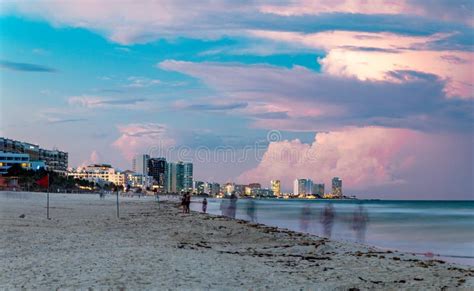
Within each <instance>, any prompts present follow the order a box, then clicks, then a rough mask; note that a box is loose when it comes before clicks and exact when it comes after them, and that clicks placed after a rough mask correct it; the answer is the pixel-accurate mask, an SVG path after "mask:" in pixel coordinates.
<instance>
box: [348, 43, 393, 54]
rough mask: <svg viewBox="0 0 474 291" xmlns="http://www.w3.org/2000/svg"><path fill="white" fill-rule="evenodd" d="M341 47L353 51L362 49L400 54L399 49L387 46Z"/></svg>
mask: <svg viewBox="0 0 474 291" xmlns="http://www.w3.org/2000/svg"><path fill="white" fill-rule="evenodd" d="M340 48H343V49H347V50H352V51H361V52H380V53H392V54H398V53H400V51H399V50H397V49H386V48H378V47H360V46H350V45H346V46H341V47H340Z"/></svg>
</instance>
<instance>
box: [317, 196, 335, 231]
mask: <svg viewBox="0 0 474 291" xmlns="http://www.w3.org/2000/svg"><path fill="white" fill-rule="evenodd" d="M334 216H335V213H334V207H333V206H332V204H331V203H329V204H326V206H325V207H324V209H323V211H322V213H321V219H320V221H321V224H322V226H323V234H324V236H325V237H327V238H331V234H332V225H333V223H334Z"/></svg>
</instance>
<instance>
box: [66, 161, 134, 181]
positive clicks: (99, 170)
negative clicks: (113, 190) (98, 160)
mask: <svg viewBox="0 0 474 291" xmlns="http://www.w3.org/2000/svg"><path fill="white" fill-rule="evenodd" d="M67 175H68V176H69V177H74V179H82V180H88V181H92V182H95V183H98V184H106V183H114V184H115V185H117V186H119V185H122V186H125V174H124V173H121V172H118V171H116V170H115V169H114V168H112V166H110V165H107V164H93V165H89V166H87V167H83V168H78V169H73V170H71V171H68V172H67Z"/></svg>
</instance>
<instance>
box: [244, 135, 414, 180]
mask: <svg viewBox="0 0 474 291" xmlns="http://www.w3.org/2000/svg"><path fill="white" fill-rule="evenodd" d="M421 137H422V134H421V133H418V132H416V131H412V130H407V129H397V128H382V127H363V128H346V129H342V130H339V131H332V132H327V133H318V134H317V135H316V138H315V140H314V142H313V143H312V144H306V143H302V142H301V141H299V140H284V141H279V142H272V143H270V145H269V147H268V150H267V151H266V153H265V154H264V155H263V158H262V160H261V161H260V163H259V165H258V166H257V167H256V168H254V169H251V170H249V171H246V172H244V173H243V174H242V175H241V176H240V177H239V180H240V181H241V182H244V183H245V182H251V181H262V182H264V181H270V180H272V179H280V180H281V181H282V183H284V185H285V186H286V187H287V188H289V187H290V185H291V183H292V181H293V180H294V179H296V178H311V179H313V180H314V181H315V182H324V183H325V184H326V185H330V184H328V183H330V180H331V178H332V177H335V176H338V177H341V178H342V179H343V181H344V185H345V186H346V187H348V188H351V189H363V188H366V187H373V186H381V185H387V184H394V183H403V182H404V181H403V180H401V179H400V178H398V177H397V172H399V171H402V170H405V169H406V168H407V167H410V165H412V164H413V159H414V157H413V156H412V155H410V154H409V152H406V151H403V149H404V148H406V147H407V146H408V145H410V144H413V143H415V142H416V140H417V139H419V138H421ZM289 169H291V171H289Z"/></svg>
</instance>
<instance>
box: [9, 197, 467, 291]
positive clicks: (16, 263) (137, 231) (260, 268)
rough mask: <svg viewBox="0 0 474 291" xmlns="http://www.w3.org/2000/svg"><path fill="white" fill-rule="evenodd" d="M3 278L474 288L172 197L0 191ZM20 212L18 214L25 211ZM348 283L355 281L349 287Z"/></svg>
mask: <svg viewBox="0 0 474 291" xmlns="http://www.w3.org/2000/svg"><path fill="white" fill-rule="evenodd" d="M0 194H2V195H3V196H1V199H0V202H1V204H0V223H1V228H0V232H1V235H0V246H1V247H0V255H1V257H2V263H1V265H0V288H1V289H10V288H26V289H48V290H50V289H57V288H81V289H84V288H89V287H92V288H97V289H100V288H114V289H120V288H125V289H132V290H134V289H224V290H232V289H245V290H248V289H302V288H303V289H312V290H314V289H319V290H333V289H337V290H348V289H351V288H357V289H371V288H372V289H413V290H426V289H443V288H466V289H471V288H474V277H473V276H474V270H473V269H472V268H469V267H464V266H460V265H455V264H450V263H445V262H443V261H439V260H429V259H423V258H420V257H416V256H413V255H410V254H406V253H400V252H391V251H384V250H379V249H375V248H372V247H368V246H364V245H359V244H353V243H342V242H336V241H330V240H327V239H324V238H319V237H316V236H311V235H306V234H301V233H296V232H292V231H288V230H284V229H278V228H274V227H267V226H263V225H259V224H253V223H249V222H245V221H239V220H231V219H228V218H225V217H220V216H211V215H205V214H201V213H193V212H192V213H191V214H182V213H181V211H180V209H179V208H178V204H177V203H176V202H172V201H161V202H160V203H156V202H155V201H153V199H152V198H151V199H144V198H141V199H138V198H121V202H120V218H119V219H117V217H116V210H115V197H113V196H108V197H107V198H106V199H105V200H100V199H99V196H98V195H70V194H51V209H50V214H51V218H52V219H51V220H47V219H46V208H45V206H46V204H45V201H46V198H45V194H44V193H33V194H30V193H13V192H10V193H5V192H3V193H0ZM23 215H24V217H23V218H21V217H20V216H23ZM353 290H354V289H353Z"/></svg>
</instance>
